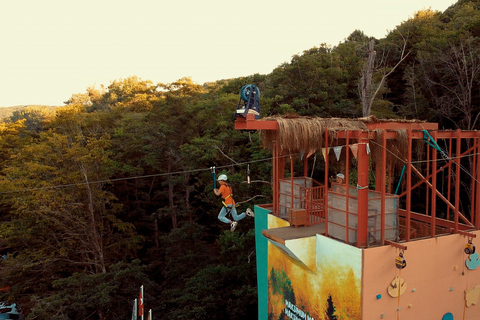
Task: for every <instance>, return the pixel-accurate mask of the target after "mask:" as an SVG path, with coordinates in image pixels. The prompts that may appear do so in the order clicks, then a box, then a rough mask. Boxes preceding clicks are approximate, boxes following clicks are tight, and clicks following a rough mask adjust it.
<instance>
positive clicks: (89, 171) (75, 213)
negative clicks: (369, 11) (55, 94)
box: [0, 0, 480, 320]
mask: <svg viewBox="0 0 480 320" xmlns="http://www.w3.org/2000/svg"><path fill="white" fill-rule="evenodd" d="M319 40H321V39H319ZM245 84H255V85H256V86H258V88H259V89H260V92H261V98H260V102H261V114H262V117H266V116H271V115H292V114H295V115H300V116H315V117H345V118H357V117H362V116H368V115H374V116H376V117H378V118H402V119H420V120H426V121H429V122H438V123H439V124H440V128H442V129H462V130H478V129H479V128H480V123H479V121H480V119H479V117H480V90H478V88H479V85H480V0H460V1H458V2H457V3H456V4H455V5H452V6H451V7H450V8H448V9H447V10H445V11H444V12H438V11H430V10H423V11H419V12H417V13H415V14H413V13H412V17H411V18H409V19H407V20H405V21H404V22H402V23H401V24H400V25H399V26H397V27H396V29H395V30H392V31H390V32H389V34H388V35H387V36H386V37H385V38H383V39H375V38H372V37H369V36H368V35H365V34H364V33H363V32H362V31H361V30H354V31H353V32H352V33H351V34H350V35H349V36H348V37H347V38H346V39H345V40H344V41H343V42H342V43H339V44H338V45H337V46H330V45H326V44H321V45H319V46H318V47H313V48H310V49H306V50H305V51H303V53H302V54H296V55H293V56H292V58H291V60H290V61H289V62H285V63H282V64H280V65H279V66H278V67H277V68H275V69H274V70H272V72H271V73H270V74H265V75H263V74H254V75H250V76H246V77H241V78H235V79H226V80H218V81H216V82H212V83H205V84H201V85H200V84H197V83H195V82H193V81H192V80H191V79H190V78H182V79H179V80H178V81H175V82H173V83H153V82H152V81H151V80H145V79H140V78H138V77H136V76H131V77H128V78H124V79H118V80H115V81H113V82H112V83H110V84H109V85H108V86H100V88H97V87H90V88H87V89H86V92H84V93H75V94H72V96H71V97H70V98H69V99H68V101H65V105H64V106H61V107H56V108H41V107H31V108H25V109H21V110H16V111H14V112H13V114H12V115H11V116H10V117H9V118H8V119H5V120H4V121H3V122H0V146H1V149H2V154H1V155H0V252H1V254H2V256H3V259H2V261H1V262H0V282H1V283H0V288H1V289H0V301H8V302H15V303H17V304H18V305H20V306H21V307H22V308H23V310H24V312H25V314H26V319H57V320H64V319H131V315H132V308H133V301H134V299H136V298H138V293H139V288H140V286H142V285H143V286H144V304H145V309H146V310H148V309H152V313H153V317H154V318H160V317H161V318H162V319H189V320H192V319H198V320H200V319H213V320H215V319H233V320H235V319H255V318H257V282H256V267H255V263H256V262H255V237H254V232H253V224H254V222H253V219H244V220H242V221H240V223H239V225H238V227H237V230H235V232H230V230H229V228H228V226H227V225H225V224H223V223H221V222H220V221H218V219H217V215H218V212H219V210H220V209H221V201H220V199H219V198H218V197H216V196H215V195H214V193H213V188H214V180H213V177H212V171H211V167H213V166H215V168H216V173H217V175H218V174H220V173H225V174H227V175H228V177H229V182H230V183H231V184H232V186H233V192H234V197H235V200H236V201H237V202H240V207H239V211H240V212H242V211H245V209H246V208H247V207H250V208H253V206H254V205H255V204H261V203H269V202H270V201H271V184H270V183H271V154H270V153H269V151H267V150H265V149H264V148H263V147H262V144H261V135H260V134H259V133H258V132H249V131H237V130H234V113H235V109H236V107H237V104H238V102H239V91H240V88H241V87H242V86H243V85H245ZM26 94H28V92H26ZM247 176H248V177H249V178H250V179H251V181H250V183H247Z"/></svg>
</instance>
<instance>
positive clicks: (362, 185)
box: [357, 132, 368, 247]
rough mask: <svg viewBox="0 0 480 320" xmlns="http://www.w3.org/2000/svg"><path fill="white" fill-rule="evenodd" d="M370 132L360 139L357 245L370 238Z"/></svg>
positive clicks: (363, 243) (361, 135) (365, 242)
mask: <svg viewBox="0 0 480 320" xmlns="http://www.w3.org/2000/svg"><path fill="white" fill-rule="evenodd" d="M367 143H368V132H362V133H361V134H360V137H359V139H358V156H357V160H358V182H357V189H358V193H357V201H358V208H357V214H358V216H357V246H358V247H362V246H366V245H367V238H368V154H367Z"/></svg>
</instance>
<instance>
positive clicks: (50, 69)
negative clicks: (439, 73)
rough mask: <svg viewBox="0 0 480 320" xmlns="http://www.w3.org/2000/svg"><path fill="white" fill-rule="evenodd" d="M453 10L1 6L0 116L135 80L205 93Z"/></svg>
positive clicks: (324, 5)
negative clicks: (203, 88) (210, 84)
mask: <svg viewBox="0 0 480 320" xmlns="http://www.w3.org/2000/svg"><path fill="white" fill-rule="evenodd" d="M455 3H456V0H402V1H399V0H395V1H394V0H363V1H360V0H328V1H327V0H295V1H293V0H256V1H253V0H241V1H232V0H168V1H167V0H128V1H126V0H115V1H113V0H0V107H8V106H16V105H27V104H37V105H54V106H60V105H63V101H66V100H68V99H69V98H70V97H71V96H72V94H75V93H84V92H86V88H87V87H90V86H96V87H100V85H102V84H103V85H104V86H105V87H107V86H108V85H110V84H111V82H112V81H113V80H119V79H124V78H127V77H129V76H133V75H136V76H138V77H139V78H141V79H143V80H151V81H152V82H153V83H159V82H162V83H168V82H173V81H175V80H178V79H180V78H182V77H191V78H192V80H193V81H195V82H197V83H199V84H203V83H204V82H207V81H215V80H220V79H227V78H236V77H242V76H248V75H252V74H254V73H260V74H268V73H270V72H272V70H273V69H274V68H275V67H277V66H279V65H280V64H282V63H284V62H288V61H290V59H291V57H292V55H294V54H301V53H302V52H303V50H307V49H310V48H312V47H315V46H316V47H318V46H320V44H322V43H326V44H328V45H332V46H336V45H338V44H339V43H340V42H342V41H343V40H344V39H345V38H346V37H348V36H349V35H350V34H351V33H352V32H353V31H354V30H356V29H358V30H361V31H363V32H364V33H365V34H366V35H367V36H373V37H375V38H377V39H381V38H384V37H385V36H386V35H387V33H388V32H389V31H391V30H393V29H395V27H396V26H398V25H399V24H401V23H402V22H403V21H406V20H408V19H409V18H411V17H413V15H414V13H416V12H417V11H419V10H424V9H429V8H430V9H432V10H438V11H442V12H443V11H445V9H447V8H448V7H449V6H451V5H453V4H455Z"/></svg>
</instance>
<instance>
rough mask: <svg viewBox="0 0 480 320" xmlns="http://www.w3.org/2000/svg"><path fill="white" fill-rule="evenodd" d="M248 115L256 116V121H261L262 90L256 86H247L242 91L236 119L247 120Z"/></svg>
mask: <svg viewBox="0 0 480 320" xmlns="http://www.w3.org/2000/svg"><path fill="white" fill-rule="evenodd" d="M247 114H254V115H255V119H260V89H258V87H257V86H256V85H254V84H246V85H244V86H243V87H242V88H241V89H240V100H238V105H237V109H236V111H235V118H237V116H242V117H244V118H246V117H247Z"/></svg>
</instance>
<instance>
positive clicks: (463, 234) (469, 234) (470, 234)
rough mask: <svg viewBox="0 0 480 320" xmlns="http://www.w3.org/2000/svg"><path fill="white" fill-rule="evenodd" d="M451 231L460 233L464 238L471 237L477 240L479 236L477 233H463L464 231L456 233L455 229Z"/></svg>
mask: <svg viewBox="0 0 480 320" xmlns="http://www.w3.org/2000/svg"><path fill="white" fill-rule="evenodd" d="M450 231H452V233H458V234H461V235H462V236H465V237H469V238H476V237H477V235H476V234H475V233H472V232H467V231H462V230H457V231H455V229H454V228H452V229H451V230H450Z"/></svg>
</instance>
